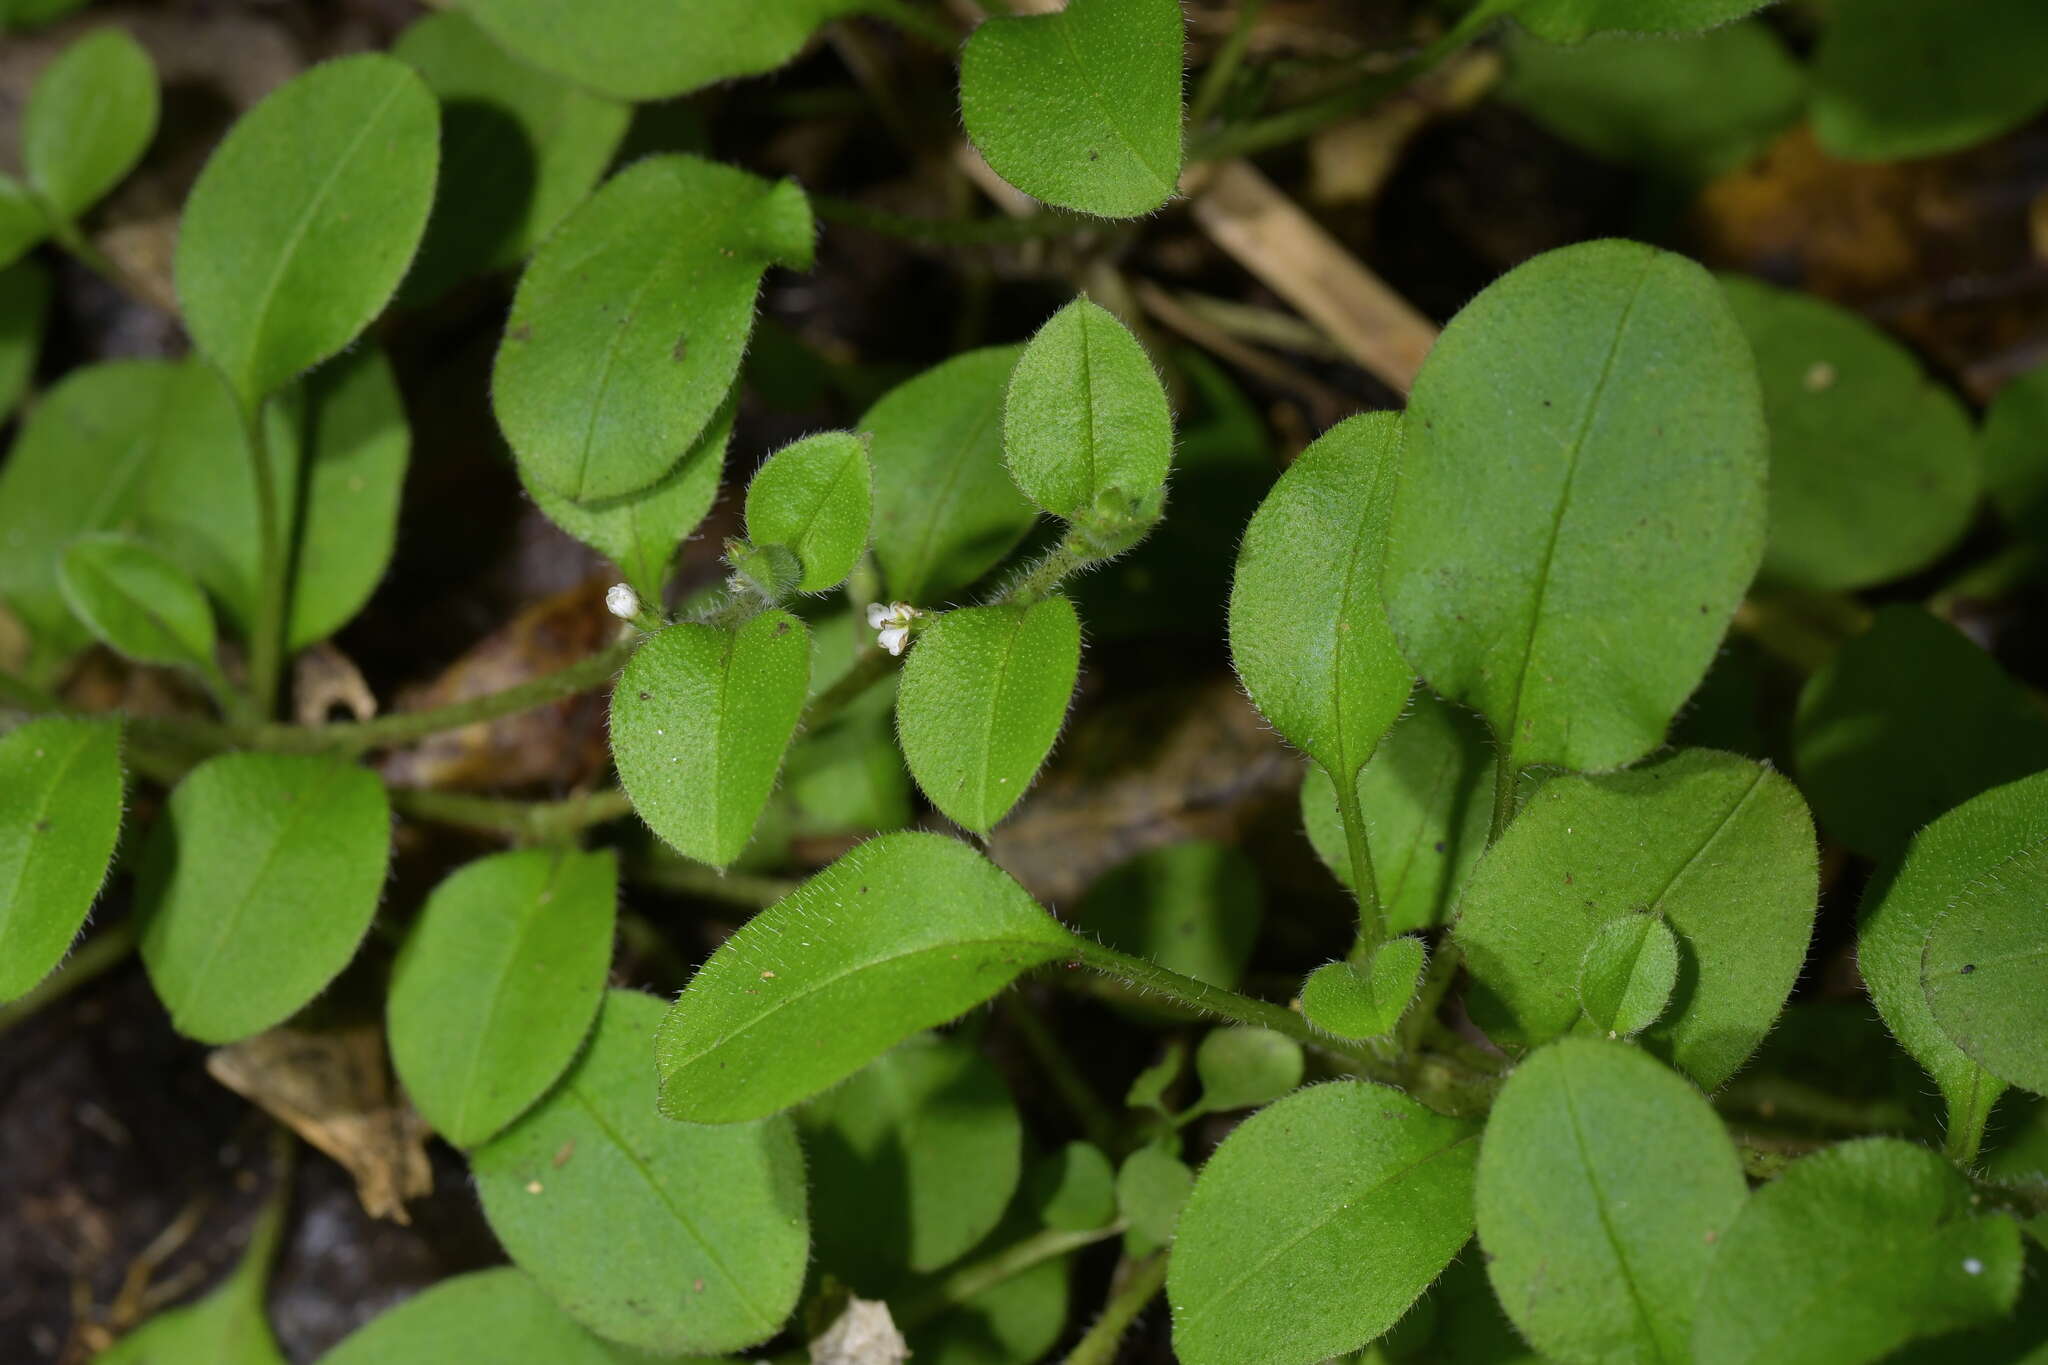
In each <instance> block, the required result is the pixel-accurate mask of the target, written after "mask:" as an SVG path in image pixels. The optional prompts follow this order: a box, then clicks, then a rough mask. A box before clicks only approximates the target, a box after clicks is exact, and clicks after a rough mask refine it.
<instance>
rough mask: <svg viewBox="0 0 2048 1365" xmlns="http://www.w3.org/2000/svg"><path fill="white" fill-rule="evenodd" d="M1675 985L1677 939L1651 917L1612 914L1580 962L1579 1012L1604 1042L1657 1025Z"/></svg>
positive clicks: (1598, 931) (1629, 1036)
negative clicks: (1603, 1037)
mask: <svg viewBox="0 0 2048 1365" xmlns="http://www.w3.org/2000/svg"><path fill="white" fill-rule="evenodd" d="M1677 984H1678V935H1676V934H1674V933H1672V932H1671V926H1670V925H1668V924H1666V923H1665V922H1664V921H1663V920H1661V919H1658V918H1657V917H1656V916H1654V915H1617V916H1615V917H1614V918H1613V919H1610V920H1608V921H1606V922H1605V923H1604V924H1602V925H1601V926H1600V927H1599V928H1598V929H1597V930H1595V931H1594V933H1593V941H1592V942H1591V943H1588V944H1587V945H1586V955H1585V956H1584V957H1582V958H1580V959H1579V1008H1580V1009H1581V1010H1583V1011H1584V1012H1585V1015H1586V1018H1587V1019H1589V1020H1590V1021H1592V1024H1593V1027H1594V1028H1595V1029H1598V1030H1599V1031H1600V1032H1602V1033H1604V1034H1606V1035H1607V1036H1608V1037H1609V1038H1633V1037H1634V1036H1635V1035H1636V1034H1638V1033H1641V1032H1642V1031H1643V1030H1644V1029H1646V1028H1648V1027H1649V1026H1650V1025H1652V1024H1654V1023H1656V1022H1657V1016H1658V1015H1660V1014H1662V1013H1663V1012H1664V1006H1665V1005H1666V1004H1667V1003H1668V1002H1669V1001H1670V999H1671V990H1672V988H1673V987H1674V986H1676V985H1677Z"/></svg>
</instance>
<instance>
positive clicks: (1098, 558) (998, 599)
mask: <svg viewBox="0 0 2048 1365" xmlns="http://www.w3.org/2000/svg"><path fill="white" fill-rule="evenodd" d="M1156 520H1157V518H1154V521H1155V522H1156ZM1151 524H1152V523H1147V524H1146V529H1147V530H1149V529H1150V526H1151ZM1142 539H1144V532H1143V531H1140V532H1138V533H1137V534H1136V535H1131V534H1128V533H1122V534H1120V535H1119V536H1118V538H1117V542H1116V543H1115V544H1114V545H1105V544H1104V543H1103V542H1102V541H1099V540H1098V539H1097V538H1096V537H1095V536H1093V535H1091V534H1090V533H1089V532H1087V531H1085V530H1083V529H1082V528H1081V527H1079V526H1070V527H1068V528H1067V533H1066V534H1065V535H1064V536H1062V537H1060V543H1059V544H1057V545H1055V546H1053V547H1052V548H1051V549H1050V550H1047V551H1046V552H1045V553H1044V554H1042V555H1040V556H1039V557H1038V559H1037V560H1036V561H1034V562H1033V563H1031V564H1027V565H1026V566H1024V568H1022V569H1020V570H1019V571H1018V572H1017V574H1016V576H1015V577H1013V578H1012V579H1011V580H1010V581H1009V583H1008V585H1007V586H1005V587H1004V588H1003V590H1002V591H1001V592H999V593H997V594H996V595H995V597H994V599H993V600H991V601H990V603H989V605H990V606H995V607H1028V606H1031V605H1032V604H1033V603H1036V602H1042V601H1044V600H1045V599H1046V598H1048V597H1050V596H1052V595H1053V593H1055V592H1057V591H1058V590H1059V587H1060V585H1061V584H1062V583H1064V582H1066V581H1067V580H1068V579H1069V578H1072V577H1073V576H1074V575H1075V574H1077V573H1082V572H1084V571H1086V570H1088V569H1092V568H1094V567H1095V566H1096V565H1098V564H1106V563H1108V562H1109V561H1110V560H1112V559H1115V558H1116V557H1117V556H1118V555H1119V554H1121V553H1123V552H1124V550H1126V549H1129V548H1130V547H1131V546H1133V545H1135V544H1137V543H1138V541H1140V540H1142Z"/></svg>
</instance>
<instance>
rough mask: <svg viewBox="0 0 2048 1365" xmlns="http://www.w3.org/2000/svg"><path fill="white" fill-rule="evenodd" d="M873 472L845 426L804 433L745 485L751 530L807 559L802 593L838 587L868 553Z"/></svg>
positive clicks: (760, 541) (750, 533)
mask: <svg viewBox="0 0 2048 1365" xmlns="http://www.w3.org/2000/svg"><path fill="white" fill-rule="evenodd" d="M873 510H874V476H873V475H872V474H871V473H870V472H869V470H868V454H867V448H866V446H864V445H863V444H862V442H861V440H860V438H859V437H857V436H854V435H852V434H851V433H849V432H844V431H827V432H822V433H820V434H819V435H816V436H806V437H805V438H804V439H803V440H801V441H795V442H792V443H791V444H789V445H786V446H784V447H783V448H782V449H780V450H778V451H776V452H775V453H774V454H773V455H770V456H769V457H768V459H767V461H766V462H765V463H764V464H762V466H761V468H760V469H759V471H757V472H756V473H755V475H754V477H753V481H752V482H750V483H749V484H748V485H747V535H748V536H749V537H750V538H751V539H752V540H753V541H754V543H755V544H757V545H782V546H786V547H787V548H789V549H790V550H793V551H795V553H796V557H797V562H798V563H800V564H802V565H803V576H802V577H801V578H799V579H798V580H797V585H796V586H797V591H799V592H824V591H825V590H826V589H827V588H836V587H838V586H839V585H840V584H841V583H843V582H845V581H846V576H847V575H848V574H849V573H852V572H853V566H854V565H855V564H857V563H859V562H860V557H861V556H862V555H863V554H865V553H867V548H868V521H869V518H870V516H871V515H872V513H873Z"/></svg>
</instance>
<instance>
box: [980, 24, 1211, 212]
mask: <svg viewBox="0 0 2048 1365" xmlns="http://www.w3.org/2000/svg"><path fill="white" fill-rule="evenodd" d="M1185 46H1186V38H1185V35H1184V34H1183V33H1182V31H1181V13H1180V5H1179V4H1178V3H1177V0H1070V3H1069V4H1068V6H1067V8H1065V9H1064V10H1061V11H1059V12H1058V13H1056V14H1039V15H1028V16H1026V15H1015V16H1005V17H998V18H993V19H990V20H988V21H987V22H985V23H983V24H982V25H981V26H980V27H979V28H977V29H975V30H974V32H973V34H972V35H970V36H969V37H968V39H967V48H966V50H965V51H964V52H962V53H961V54H960V114H961V117H962V119H963V120H964V121H965V122H966V124H967V136H968V137H970V138H972V139H973V140H974V145H975V147H976V148H977V149H978V150H979V151H980V152H981V154H982V156H983V157H985V158H987V160H988V164H989V165H990V166H991V167H993V168H994V169H995V172H996V174H997V175H1000V176H1001V177H1002V178H1003V179H1005V180H1007V181H1009V182H1010V183H1011V184H1012V185H1015V186H1016V187H1017V188H1018V189H1020V190H1023V191H1024V192H1025V193H1026V194H1029V195H1031V196H1033V197H1034V198H1038V199H1042V200H1044V201H1045V202H1046V203H1048V204H1057V205H1059V206H1060V207H1061V208H1067V209H1075V210H1078V211H1079V212H1081V213H1093V214H1099V215H1101V216H1102V217H1104V218H1135V217H1137V216H1138V215H1139V214H1144V213H1150V212H1152V211H1153V210H1154V209H1156V208H1159V207H1160V206H1161V205H1163V204H1164V203H1166V201H1167V200H1169V199H1171V198H1172V197H1173V195H1174V190H1175V187H1176V185H1177V184H1178V182H1179V180H1180V162H1181V138H1180V123H1181V98H1180V78H1181V59H1182V51H1183V49H1184V48H1185Z"/></svg>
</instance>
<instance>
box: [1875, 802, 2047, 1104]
mask: <svg viewBox="0 0 2048 1365" xmlns="http://www.w3.org/2000/svg"><path fill="white" fill-rule="evenodd" d="M2043 849H2048V772H2043V773H2037V774H2035V775H2034V776H2033V777H2028V778H2023V779H2022V780H2020V781H2018V782H2013V783H2009V784H2007V785H2005V786H2002V787H1994V788H1993V789H1992V790H1990V791H1988V792H1985V793H1984V794H1983V795H1981V796H1979V797H1976V798H1975V799H1973V800H1970V801H1966V802H1964V803H1963V804H1962V805H1960V806H1958V807H1956V808H1955V809H1954V810H1952V811H1950V812H1949V813H1948V814H1947V815H1944V816H1942V817H1941V818H1940V819H1939V820H1936V821H1935V822H1934V823H1933V824H1931V825H1929V826H1928V827H1927V828H1926V829H1923V830H1921V831H1920V833H1919V834H1917V835H1915V836H1914V837H1913V841H1912V843H1911V845H1910V846H1908V848H1907V849H1906V853H1905V857H1904V859H1903V860H1902V861H1901V862H1899V863H1897V864H1896V865H1893V866H1889V867H1886V868H1885V869H1883V870H1882V871H1881V872H1880V873H1879V874H1878V876H1877V877H1876V878H1875V879H1874V880H1873V881H1872V882H1871V884H1870V887H1869V889H1868V890H1867V891H1866V892H1865V893H1864V898H1863V903H1864V911H1863V923H1862V925H1861V927H1860V928H1859V930H1858V933H1857V939H1856V965H1857V968H1858V970H1859V971H1861V972H1862V974H1863V979H1864V982H1865V984H1867V985H1868V986H1869V988H1870V998H1871V1000H1872V1001H1873V1002H1875V1004H1876V1005H1877V1012H1878V1013H1879V1014H1880V1015H1882V1016H1883V1017H1884V1022H1885V1026H1886V1027H1887V1028H1889V1029H1890V1030H1891V1031H1892V1036H1893V1037H1895V1038H1897V1039H1898V1040H1899V1046H1901V1047H1903V1048H1905V1049H1906V1051H1907V1052H1909V1053H1911V1054H1912V1056H1913V1060H1914V1061H1916V1062H1918V1063H1920V1065H1921V1066H1923V1067H1925V1068H1926V1069H1927V1072H1928V1074H1929V1075H1931V1076H1932V1077H1933V1078H1934V1083H1935V1084H1936V1085H1937V1086H1939V1087H1940V1088H1941V1093H1942V1097H1943V1098H1944V1099H1945V1100H1946V1101H1947V1103H1948V1111H1949V1126H1950V1128H1951V1129H1955V1128H1957V1127H1958V1126H1960V1127H1962V1128H1963V1129H1965V1130H1971V1131H1975V1130H1979V1129H1981V1127H1982V1125H1983V1122H1984V1119H1985V1116H1986V1115H1988V1114H1989V1113H1990V1112H1991V1106H1992V1104H1993V1102H1994V1101H1996V1100H1997V1099H1998V1096H1999V1093H2000V1092H2001V1091H2003V1090H2004V1089H2005V1087H2004V1085H2003V1084H2001V1083H2000V1081H1999V1080H1998V1078H1997V1077H1995V1076H1993V1075H1991V1074H1990V1073H1989V1072H1987V1071H1986V1070H1985V1069H1984V1068H1983V1067H1981V1066H1979V1065H1978V1064H1977V1062H1976V1061H1975V1060H1974V1059H1973V1058H1972V1057H1971V1055H1970V1054H1969V1053H1967V1052H1965V1051H1964V1050H1963V1049H1961V1048H1959V1047H1957V1046H1956V1043H1955V1041H1954V1040H1953V1039H1951V1038H1950V1036H1949V1034H1948V1032H1947V1031H1946V1030H1945V1029H1944V1028H1943V1027H1942V1025H1941V1024H1940V1022H1939V1021H1937V1019H1936V1018H1935V1015H1934V1011H1933V1009H1932V1008H1931V1007H1930V1005H1929V1002H1928V998H1927V994H1926V992H1925V990H1924V989H1923V986H1922V981H1923V976H1924V972H1925V967H1926V955H1927V952H1928V940H1929V936H1930V935H1931V934H1933V933H1934V931H1935V930H1936V928H1937V927H1938V926H1939V924H1940V923H1941V922H1942V920H1943V917H1944V916H1945V915H1946V914H1947V913H1948V912H1949V907H1951V906H1955V905H1958V904H1961V903H1963V902H1965V901H1967V900H1969V899H1971V898H1973V897H1976V896H1979V895H1996V896H2000V897H2001V898H2002V891H2001V890H2000V888H2002V887H2003V886H2004V885H2006V883H2007V874H2008V872H2009V871H2010V870H2012V869H2014V868H2017V867H2024V866H2027V865H2029V864H2032V863H2033V862H2034V861H2035V860H2036V859H2038V858H2039V857H2040V855H2041V851H2042V850H2043ZM2036 905H2037V906H2038V900H2037V901H2036ZM2036 913H2037V915H2038V911H2037V912H2036ZM1961 965H1962V964H1960V963H1959V964H1957V967H1958V970H1960V967H1961Z"/></svg>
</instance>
